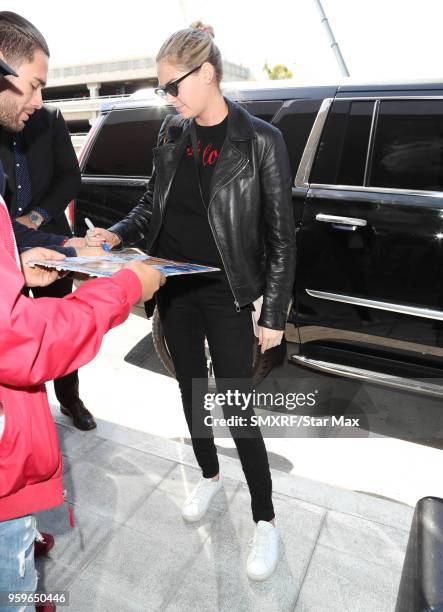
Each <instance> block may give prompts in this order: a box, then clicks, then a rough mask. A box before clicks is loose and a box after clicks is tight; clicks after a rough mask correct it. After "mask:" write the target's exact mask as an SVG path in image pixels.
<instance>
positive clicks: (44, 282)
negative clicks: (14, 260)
mask: <svg viewBox="0 0 443 612" xmlns="http://www.w3.org/2000/svg"><path fill="white" fill-rule="evenodd" d="M32 259H50V260H53V261H54V262H60V261H63V259H65V256H64V255H62V254H61V253H57V251H51V250H50V249H44V248H42V247H36V248H34V249H29V250H28V251H25V252H24V253H22V254H21V255H20V260H21V262H22V272H23V276H24V277H25V281H26V286H27V287H47V286H48V285H50V284H51V283H53V282H54V281H56V280H58V279H59V278H62V277H63V276H66V272H63V271H58V270H54V269H52V268H43V267H39V266H34V267H32V268H31V266H29V265H28V261H31V260H32Z"/></svg>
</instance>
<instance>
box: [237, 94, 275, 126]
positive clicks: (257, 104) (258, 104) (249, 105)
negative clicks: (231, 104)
mask: <svg viewBox="0 0 443 612" xmlns="http://www.w3.org/2000/svg"><path fill="white" fill-rule="evenodd" d="M240 104H241V106H243V107H244V108H245V109H246V110H247V111H248V112H249V113H251V115H255V116H256V117H259V118H260V119H263V121H267V122H268V123H271V121H272V118H273V117H274V115H275V113H276V112H277V111H278V110H279V108H280V107H281V105H282V104H283V101H282V100H254V101H252V102H240Z"/></svg>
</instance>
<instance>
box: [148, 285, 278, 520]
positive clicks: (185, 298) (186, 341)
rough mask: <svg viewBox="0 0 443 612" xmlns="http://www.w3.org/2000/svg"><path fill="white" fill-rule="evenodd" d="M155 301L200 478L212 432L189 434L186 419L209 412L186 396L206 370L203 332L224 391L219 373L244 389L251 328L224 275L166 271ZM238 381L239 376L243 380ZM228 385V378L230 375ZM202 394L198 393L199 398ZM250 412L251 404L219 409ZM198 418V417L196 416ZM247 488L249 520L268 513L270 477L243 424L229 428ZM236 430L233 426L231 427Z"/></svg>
mask: <svg viewBox="0 0 443 612" xmlns="http://www.w3.org/2000/svg"><path fill="white" fill-rule="evenodd" d="M157 304H158V309H159V314H160V319H161V322H162V326H163V331H164V334H165V338H166V342H167V344H168V349H169V351H170V354H171V357H172V361H173V363H174V367H175V372H176V376H177V380H178V384H179V386H180V391H181V396H182V402H183V409H184V413H185V417H186V421H187V424H188V427H189V430H190V433H191V439H192V446H193V449H194V453H195V457H196V459H197V462H198V464H199V466H200V467H201V469H202V472H203V476H204V477H205V478H211V477H212V476H215V475H216V474H218V472H219V463H218V458H217V450H216V447H215V443H214V438H213V436H212V435H211V434H212V430H211V432H210V434H209V435H208V436H207V437H194V436H193V434H192V429H193V427H192V421H193V420H194V425H195V422H196V419H198V421H199V423H202V422H203V419H204V417H205V416H207V415H208V414H209V413H208V412H207V411H206V410H205V409H204V406H203V402H202V401H196V398H195V397H194V401H193V397H192V380H193V379H204V378H207V376H208V371H207V365H206V356H205V347H204V342H205V336H206V338H207V341H208V345H209V350H210V353H211V358H212V364H213V367H214V374H215V378H216V383H217V391H218V392H223V391H226V382H225V383H224V381H223V379H233V378H236V379H242V381H241V382H240V386H241V387H242V388H241V389H239V390H240V391H244V390H247V391H249V390H250V381H251V371H252V344H253V341H254V332H253V326H252V318H251V310H252V309H251V308H249V307H246V308H243V309H242V310H241V312H239V313H237V312H236V309H235V305H234V299H233V297H232V293H231V291H230V289H229V285H228V283H227V280H226V277H225V276H224V275H220V276H219V278H215V279H214V278H208V277H206V278H205V275H204V274H202V275H195V276H188V275H187V276H178V277H170V278H169V279H168V281H167V282H166V284H165V285H164V287H162V288H161V289H160V291H159V292H158V294H157ZM243 381H244V382H243ZM231 387H232V381H231ZM201 399H202V398H201ZM231 414H240V415H241V416H245V417H247V418H250V417H251V416H252V415H253V414H254V409H253V408H252V407H251V406H249V408H248V409H247V410H244V411H241V410H239V409H236V410H234V411H233V410H232V408H231V409H230V411H228V410H226V411H225V416H226V417H228V416H230V415H231ZM200 419H201V420H200ZM230 430H231V434H232V436H233V438H234V442H235V445H236V447H237V452H238V454H239V457H240V462H241V465H242V468H243V472H244V474H245V477H246V481H247V483H248V486H249V491H250V494H251V507H252V516H253V519H254V521H255V522H257V521H270V520H272V519H273V518H274V508H273V505H272V481H271V474H270V471H269V463H268V457H267V453H266V448H265V444H264V441H263V437H262V435H261V432H260V429H259V427H257V426H248V428H247V433H245V431H244V428H242V435H241V437H240V436H237V435H236V434H235V431H236V430H235V428H230ZM237 431H238V430H237Z"/></svg>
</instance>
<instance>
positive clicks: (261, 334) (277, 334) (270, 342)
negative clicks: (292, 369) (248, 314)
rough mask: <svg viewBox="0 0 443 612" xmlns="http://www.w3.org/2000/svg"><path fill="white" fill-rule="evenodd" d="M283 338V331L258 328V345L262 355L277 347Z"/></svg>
mask: <svg viewBox="0 0 443 612" xmlns="http://www.w3.org/2000/svg"><path fill="white" fill-rule="evenodd" d="M282 338H283V330H279V329H269V328H268V327H262V326H261V325H259V326H258V344H259V346H260V352H261V354H262V355H263V353H264V352H265V351H267V350H268V349H270V348H273V347H274V346H278V345H279V344H280V343H281V340H282Z"/></svg>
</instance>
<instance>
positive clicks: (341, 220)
mask: <svg viewBox="0 0 443 612" xmlns="http://www.w3.org/2000/svg"><path fill="white" fill-rule="evenodd" d="M315 218H316V220H317V221H323V222H325V223H336V224H338V225H354V226H356V227H365V226H366V225H367V221H366V219H355V218H353V217H336V216H335V215H324V214H322V213H318V215H315Z"/></svg>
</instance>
